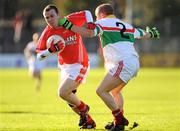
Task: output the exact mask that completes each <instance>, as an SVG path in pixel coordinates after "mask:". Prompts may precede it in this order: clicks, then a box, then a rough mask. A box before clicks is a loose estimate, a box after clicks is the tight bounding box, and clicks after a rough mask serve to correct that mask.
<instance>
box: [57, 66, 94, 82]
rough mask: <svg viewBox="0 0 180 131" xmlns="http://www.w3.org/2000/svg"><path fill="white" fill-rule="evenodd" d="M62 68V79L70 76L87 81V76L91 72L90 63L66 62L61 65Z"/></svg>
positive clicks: (79, 80) (77, 80)
mask: <svg viewBox="0 0 180 131" xmlns="http://www.w3.org/2000/svg"><path fill="white" fill-rule="evenodd" d="M59 68H60V70H61V73H60V74H61V81H63V80H65V79H67V78H69V79H71V80H75V81H76V82H78V83H85V82H86V77H87V75H88V73H89V69H90V65H89V64H88V66H83V65H82V64H79V63H76V64H64V65H59Z"/></svg>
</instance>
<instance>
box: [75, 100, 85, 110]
mask: <svg viewBox="0 0 180 131" xmlns="http://www.w3.org/2000/svg"><path fill="white" fill-rule="evenodd" d="M77 108H78V109H79V111H84V110H85V109H86V104H85V103H84V102H82V101H81V103H80V105H79V106H78V107H77Z"/></svg>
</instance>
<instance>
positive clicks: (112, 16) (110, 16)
mask: <svg viewBox="0 0 180 131" xmlns="http://www.w3.org/2000/svg"><path fill="white" fill-rule="evenodd" d="M106 18H116V16H114V15H108V16H106Z"/></svg>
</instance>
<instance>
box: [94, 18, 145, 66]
mask: <svg viewBox="0 0 180 131" xmlns="http://www.w3.org/2000/svg"><path fill="white" fill-rule="evenodd" d="M96 25H97V27H96V29H97V30H98V32H99V34H98V36H99V37H100V42H101V45H102V47H103V55H104V59H105V63H118V62H119V61H121V60H123V59H126V58H129V57H131V56H136V57H139V56H138V53H137V52H136V50H135V48H134V41H135V39H138V38H141V37H142V36H143V35H145V32H144V31H143V30H141V29H136V28H134V27H133V26H132V25H130V24H128V23H125V22H123V21H121V20H120V19H118V18H115V17H114V16H113V15H111V16H109V17H106V18H103V19H100V20H97V21H96Z"/></svg>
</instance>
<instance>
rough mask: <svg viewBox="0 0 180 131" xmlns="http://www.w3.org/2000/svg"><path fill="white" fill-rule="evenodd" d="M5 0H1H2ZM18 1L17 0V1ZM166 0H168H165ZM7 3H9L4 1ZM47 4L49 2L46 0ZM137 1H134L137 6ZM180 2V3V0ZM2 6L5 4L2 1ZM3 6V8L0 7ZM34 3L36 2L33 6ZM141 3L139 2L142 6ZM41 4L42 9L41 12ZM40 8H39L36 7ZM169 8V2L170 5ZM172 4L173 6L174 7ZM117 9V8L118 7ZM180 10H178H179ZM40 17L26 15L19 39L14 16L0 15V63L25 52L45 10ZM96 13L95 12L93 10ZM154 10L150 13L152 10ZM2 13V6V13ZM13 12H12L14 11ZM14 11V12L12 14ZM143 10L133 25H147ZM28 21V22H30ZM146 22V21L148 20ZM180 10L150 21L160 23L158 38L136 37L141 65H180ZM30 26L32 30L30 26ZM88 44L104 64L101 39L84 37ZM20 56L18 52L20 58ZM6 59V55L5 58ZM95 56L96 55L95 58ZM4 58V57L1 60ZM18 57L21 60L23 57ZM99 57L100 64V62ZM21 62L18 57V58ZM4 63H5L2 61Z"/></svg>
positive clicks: (135, 12) (88, 49) (136, 14)
mask: <svg viewBox="0 0 180 131" xmlns="http://www.w3.org/2000/svg"><path fill="white" fill-rule="evenodd" d="M2 1H4V2H5V0H0V2H2ZM16 1H18V0H16ZM49 1H50V0H49ZM113 1H115V0H113ZM166 1H167V0H166ZM5 3H6V2H5ZM46 3H47V2H46ZM136 4H138V2H134V5H136ZM179 4H180V2H179ZM1 6H2V3H1ZM1 6H0V7H1ZM32 6H33V5H32ZM139 6H140V5H139ZM139 6H136V7H134V8H133V9H134V10H139V8H140V7H139ZM42 7H43V6H42V5H41V11H42ZM36 8H38V7H36ZM167 8H169V5H167ZM172 9H173V7H171V10H172ZM116 10H117V9H116ZM177 12H178V11H177ZM38 13H39V15H40V17H34V18H33V19H32V18H31V19H29V20H27V17H26V18H25V21H26V22H25V24H24V25H23V27H22V32H21V37H20V39H19V41H18V42H15V41H14V32H15V29H14V17H10V18H6V19H5V18H3V17H0V55H1V57H0V59H1V60H0V62H3V61H4V60H6V59H3V56H8V57H9V56H10V55H12V56H13V55H14V54H21V55H23V50H24V48H25V46H26V44H27V43H28V42H29V41H31V39H32V33H34V32H39V33H41V31H42V29H43V28H44V26H45V22H44V20H43V18H42V14H41V13H42V12H38ZM92 13H94V12H92ZM149 13H151V12H149ZM0 14H2V8H1V13H0ZM11 14H12V13H11ZM13 14H15V13H13ZM142 14H143V12H142V11H139V12H138V11H133V14H132V17H133V19H132V23H133V25H135V26H136V25H137V26H140V27H141V28H145V23H143V22H145V20H146V19H147V18H148V17H149V16H147V15H145V14H144V15H142ZM27 21H29V22H30V23H29V25H31V26H28V25H27ZM146 23H147V22H146ZM179 23H180V12H179V13H178V14H177V15H175V16H172V17H170V18H166V17H164V18H163V19H157V20H155V21H154V23H150V24H151V25H150V26H153V25H155V26H157V27H158V29H159V30H160V33H161V38H160V39H158V40H137V41H136V43H135V47H136V49H137V52H138V53H139V54H140V62H141V65H142V66H146V67H147V66H149V67H153V66H159V67H178V66H180V25H179ZM29 27H30V28H31V29H30V28H29ZM84 41H85V46H86V49H87V51H88V52H89V53H90V54H94V55H91V58H90V59H91V60H92V61H95V63H96V64H95V65H96V66H97V65H102V63H103V62H102V61H103V60H101V57H100V56H99V57H98V53H97V50H98V48H99V44H98V39H97V38H93V39H87V38H84ZM18 56H19V55H17V57H18ZM6 58H7V57H6ZM94 58H97V59H96V60H95V59H94ZM2 59H3V60H2ZM19 59H21V60H22V57H21V56H20V57H19ZM97 60H98V61H99V63H98V64H97ZM17 63H18V58H17ZM0 65H3V63H0Z"/></svg>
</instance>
